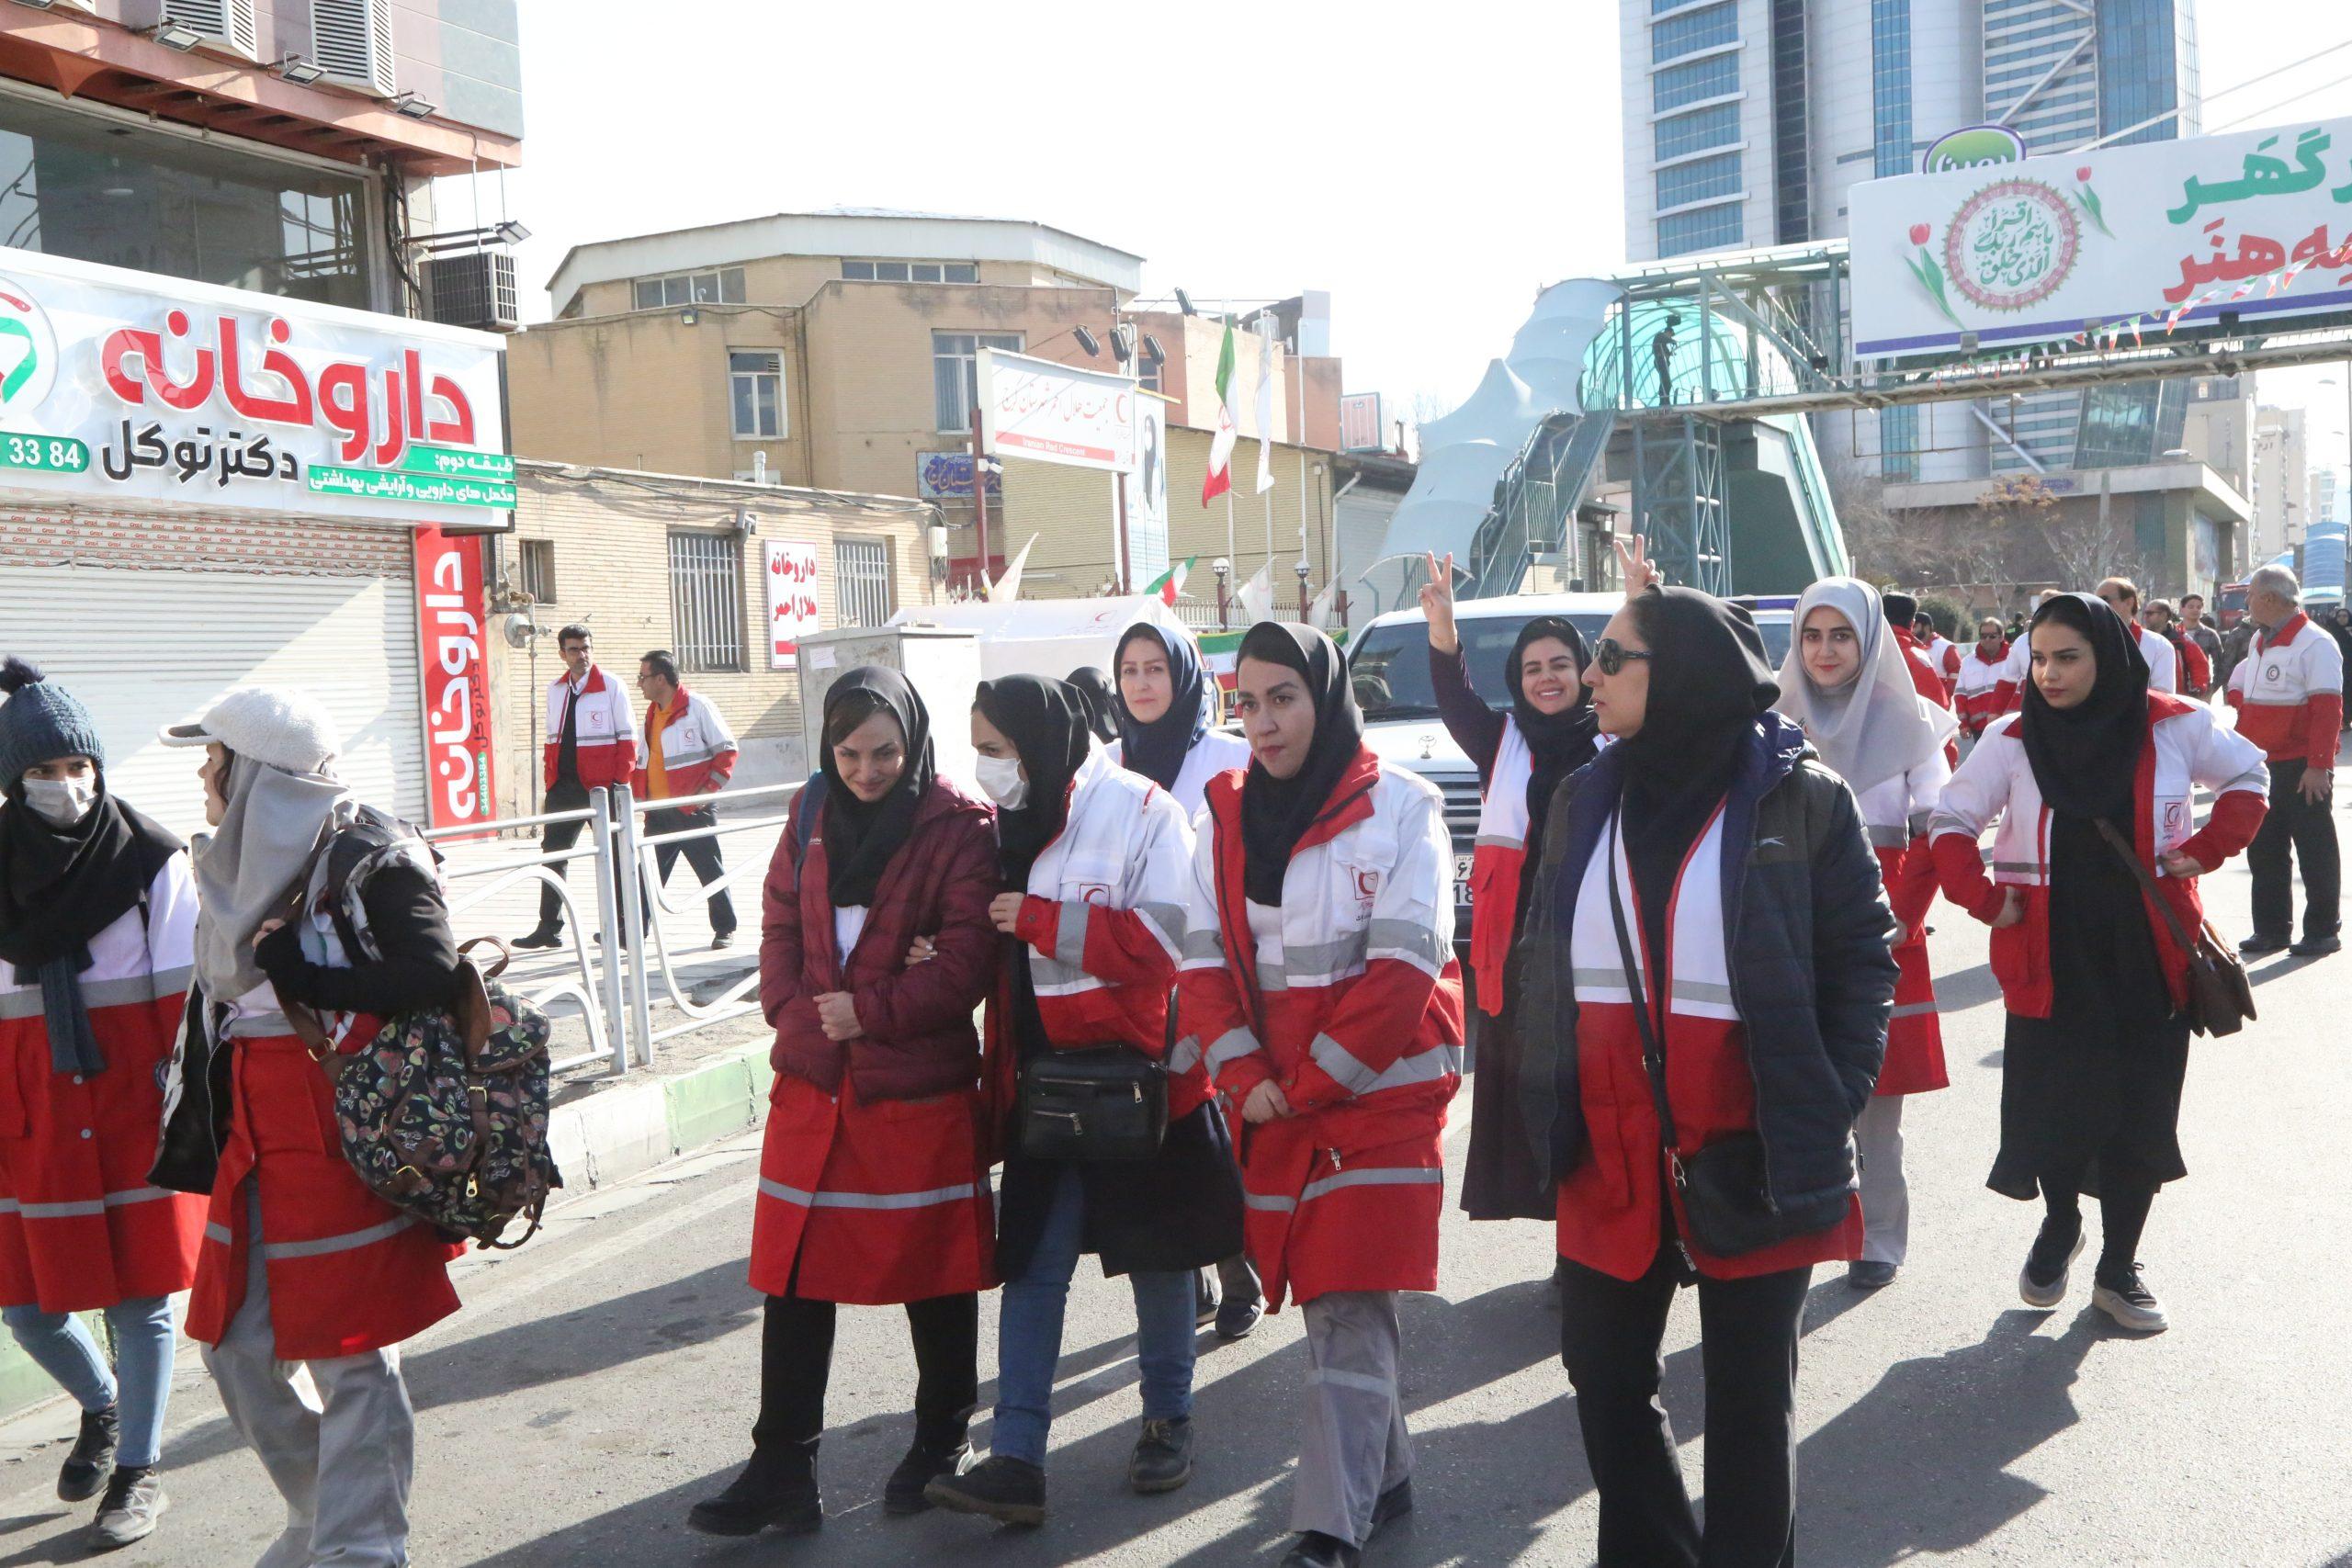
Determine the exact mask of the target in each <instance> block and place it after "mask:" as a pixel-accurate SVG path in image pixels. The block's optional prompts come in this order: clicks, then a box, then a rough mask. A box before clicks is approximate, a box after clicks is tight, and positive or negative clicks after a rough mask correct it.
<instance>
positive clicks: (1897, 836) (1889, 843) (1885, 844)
mask: <svg viewBox="0 0 2352 1568" xmlns="http://www.w3.org/2000/svg"><path fill="white" fill-rule="evenodd" d="M1910 841H1911V831H1910V829H1908V828H1881V827H1876V826H1873V827H1872V828H1871V848H1872V849H1874V850H1899V849H1901V848H1903V847H1904V846H1905V845H1906V844H1908V843H1909V842H1910Z"/></svg>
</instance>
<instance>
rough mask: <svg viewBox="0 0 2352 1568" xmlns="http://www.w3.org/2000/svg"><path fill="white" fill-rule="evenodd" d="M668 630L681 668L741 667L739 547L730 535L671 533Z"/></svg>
mask: <svg viewBox="0 0 2352 1568" xmlns="http://www.w3.org/2000/svg"><path fill="white" fill-rule="evenodd" d="M670 629H671V634H672V636H671V646H672V647H673V649H676V651H677V655H678V667H679V668H680V669H681V670H686V671H702V672H707V671H714V670H741V669H742V668H743V547H742V544H741V541H740V540H738V539H737V538H736V536H734V535H732V534H701V533H690V532H687V531H684V530H678V531H674V532H673V533H672V534H671V536H670Z"/></svg>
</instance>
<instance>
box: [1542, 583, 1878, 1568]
mask: <svg viewBox="0 0 2352 1568" xmlns="http://www.w3.org/2000/svg"><path fill="white" fill-rule="evenodd" d="M1585 679H1586V680H1587V682H1589V683H1590V685H1591V687H1592V705H1593V710H1594V712H1595V714H1596V715H1597V716H1598V717H1599V720H1600V728H1601V730H1602V732H1603V733H1605V734H1608V735H1611V736H1613V737H1615V738H1616V740H1617V743H1616V744H1614V745H1612V746H1611V747H1609V748H1608V749H1607V750H1603V751H1602V752H1601V753H1600V756H1599V757H1598V758H1597V759H1595V761H1593V763H1592V765H1591V766H1589V767H1588V768H1586V769H1585V770H1584V771H1583V772H1582V773H1579V774H1577V777H1576V778H1575V779H1574V780H1572V781H1571V782H1570V783H1569V784H1568V785H1567V786H1566V787H1565V788H1564V789H1563V791H1562V794H1561V798H1560V799H1558V800H1556V801H1555V802H1554V803H1553V809H1552V812H1551V816H1550V819H1549V821H1548V822H1547V824H1546V826H1545V829H1544V856H1543V862H1542V864H1541V866H1540V868H1539V870H1538V872H1537V874H1536V889H1535V893H1534V895H1533V897H1532V898H1531V900H1530V902H1529V906H1528V920H1527V924H1528V930H1527V931H1526V934H1525V935H1524V936H1523V937H1522V938H1521V946H1522V951H1521V955H1520V966H1521V993H1520V998H1519V1010H1520V1032H1521V1039H1522V1040H1523V1041H1524V1042H1525V1045H1526V1049H1527V1061H1526V1064H1525V1076H1524V1077H1523V1080H1522V1089H1521V1096H1522V1102H1523V1106H1524V1109H1525V1111H1526V1116H1527V1132H1528V1135H1529V1138H1530V1140H1531V1142H1532V1145H1533V1148H1534V1150H1535V1153H1536V1155H1537V1156H1538V1157H1539V1158H1542V1159H1544V1160H1546V1161H1547V1162H1548V1165H1549V1168H1550V1171H1551V1173H1552V1175H1553V1176H1554V1177H1555V1179H1556V1180H1557V1182H1558V1194H1559V1201H1558V1215H1559V1252H1560V1256H1561V1258H1563V1259H1565V1260H1566V1269H1565V1270H1564V1279H1563V1291H1562V1303H1561V1304H1562V1307H1563V1311H1562V1314H1561V1325H1560V1339H1561V1359H1562V1360H1563V1361H1564V1362H1565V1363H1566V1367H1567V1371H1568V1379H1569V1381H1570V1382H1572V1383H1573V1384H1574V1385H1575V1387H1576V1393H1577V1422H1578V1424H1579V1425H1580V1426H1581V1427H1582V1428H1583V1433H1584V1448H1585V1456H1586V1459H1587V1460H1588V1461H1589V1463H1590V1464H1591V1466H1592V1472H1593V1479H1594V1483H1595V1484H1596V1486H1597V1488H1598V1490H1599V1492H1600V1560H1601V1561H1602V1562H1629V1563H1630V1562H1641V1563H1682V1564H1690V1563H1696V1562H1702V1561H1703V1562H1706V1563H1708V1564H1710V1565H1711V1568H1716V1565H1720V1568H1772V1565H1774V1564H1778V1563H1781V1562H1783V1561H1785V1560H1786V1558H1787V1556H1788V1555H1789V1553H1790V1551H1791V1550H1792V1520H1793V1518H1794V1512H1795V1498H1794V1485H1793V1477H1794V1475H1795V1452H1796V1450H1795V1438H1796V1420H1795V1407H1796V1344H1797V1328H1798V1321H1799V1318H1800V1316H1801V1314H1802V1313H1803V1309H1804V1295H1805V1288H1806V1286H1807V1284H1808V1283H1809V1282H1810V1280H1811V1278H1812V1272H1813V1266H1814V1265H1815V1264H1816V1263H1826V1262H1831V1261H1834V1260H1846V1259H1851V1258H1854V1257H1855V1256H1856V1255H1857V1254H1858V1253H1859V1252H1860V1247H1861V1239H1862V1221H1861V1208H1860V1202H1859V1201H1857V1199H1856V1197H1855V1190H1854V1189H1855V1180H1854V1159H1853V1151H1852V1146H1851V1143H1850V1141H1849V1132H1850V1129H1851V1128H1852V1126H1853V1122H1854V1118H1855V1117H1856V1116H1857V1115H1859V1114H1860V1112H1861V1110H1862V1108H1863V1107H1864V1106H1865V1105H1867V1104H1868V1103H1869V1102H1870V1097H1871V1085H1872V1083H1873V1082H1874V1081H1875V1080H1876V1078H1877V1077H1878V1071H1879V1063H1880V1058H1881V1055H1882V1054H1883V1051H1884V1049H1885V1044H1886V1018H1887V1009H1888V1005H1889V1003H1890V1002H1891V1000H1892V998H1893V997H1894V985H1895V964H1894V958H1893V957H1892V956H1890V954H1889V953H1888V950H1887V938H1888V934H1889V931H1890V928H1891V927H1892V926H1893V924H1894V920H1893V918H1892V917H1891V916H1890V915H1889V914H1888V912H1887V906H1886V898H1885V896H1884V894H1883V891H1882V890H1881V887H1880V886H1879V872H1878V864H1877V863H1876V861H1875V860H1874V859H1873V858H1872V857H1871V849H1870V840H1869V838H1868V836H1867V835H1866V834H1865V833H1864V831H1863V829H1862V822H1861V818H1860V814H1859V813H1858V812H1857V810H1856V809H1855V806H1854V797H1853V795H1852V793H1851V792H1850V791H1849V790H1848V789H1847V787H1846V785H1845V784H1844V782H1843V781H1841V780H1840V779H1839V778H1838V776H1837V775H1836V774H1835V773H1831V772H1830V771H1829V770H1828V769H1826V768H1825V767H1823V766H1822V765H1821V764H1820V763H1819V762H1818V761H1815V760H1814V759H1813V757H1812V756H1811V754H1810V751H1809V749H1808V748H1807V747H1806V745H1805V742H1804V734H1803V732H1802V731H1800V730H1799V729H1798V728H1797V726H1796V725H1795V724H1793V723H1792V722H1791V721H1790V720H1788V719H1787V718H1784V717H1782V716H1781V715H1779V714H1777V713H1774V712H1773V711H1772V710H1771V705H1772V702H1773V699H1774V698H1775V697H1777V696H1778V695H1779V694H1780V688H1779V687H1778V686H1777V685H1776V684H1775V683H1774V682H1773V680H1772V676H1771V671H1770V667H1769V666H1767V665H1766V664H1765V662H1764V651H1763V644H1762V642H1761V641H1760V639H1759V638H1758V636H1757V633H1756V627H1755V626H1754V624H1753V623H1752V622H1751V621H1749V620H1748V619H1747V616H1746V615H1743V614H1741V613H1739V612H1737V611H1736V610H1734V609H1733V608H1732V607H1731V606H1730V605H1727V604H1724V603H1723V602H1722V601H1720V600H1717V599H1713V598H1710V597H1709V596H1708V595H1706V594H1704V593H1701V592H1696V591H1695V590H1692V589H1688V588H1664V589H1660V588H1651V589H1648V590H1646V591H1645V592H1641V593H1638V594H1636V595H1634V597H1633V598H1631V599H1629V600H1628V601H1627V602H1626V604H1625V607H1624V608H1623V609H1622V610H1620V611H1618V613H1617V614H1616V615H1614V616H1613V617H1612V618H1611V620H1610V623H1609V625H1608V627H1607V628H1606V630H1605V632H1604V635H1603V636H1602V637H1601V638H1600V641H1598V642H1597V643H1595V644H1594V645H1593V659H1592V664H1591V666H1590V668H1589V671H1587V673H1586V676H1585ZM1693 1281H1695V1282H1696V1284H1697V1286H1698V1291H1699V1312H1700V1322H1701V1325H1702V1335H1703V1343H1702V1352H1701V1353H1702V1361H1703V1365H1704V1367H1705V1370H1706V1382H1707V1411H1706V1431H1707V1458H1706V1495H1707V1523H1706V1529H1705V1531H1704V1533H1703V1535H1702V1532H1701V1530H1700V1528H1699V1524H1698V1521H1697V1519H1696V1518H1695V1517H1693V1516H1692V1513H1691V1502H1690V1497H1689V1495H1688V1493H1687V1492H1686V1491H1685V1489H1684V1486H1683V1483H1682V1475H1681V1471H1680V1466H1679V1461H1678V1460H1677V1458H1676V1454H1675V1449H1674V1434H1673V1430H1672V1428H1671V1427H1669V1426H1668V1422H1667V1418H1666V1414H1665V1411H1664V1409H1663V1407H1662V1406H1661V1405H1660V1404H1659V1403H1658V1384H1659V1380H1660V1375H1661V1371H1662V1368H1661V1364H1660V1361H1659V1359H1658V1347H1659V1343H1660V1341H1661V1339H1662V1338H1663V1337H1664V1335H1665V1332H1666V1319H1667V1311H1668V1306H1669V1305H1670V1304H1671V1303H1672V1302H1673V1298H1674V1292H1675V1291H1676V1289H1677V1288H1678V1287H1679V1286H1681V1285H1683V1284H1686V1283H1691V1282H1693Z"/></svg>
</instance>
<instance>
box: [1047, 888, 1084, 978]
mask: <svg viewBox="0 0 2352 1568" xmlns="http://www.w3.org/2000/svg"><path fill="white" fill-rule="evenodd" d="M1089 908H1091V906H1089V905H1087V904H1084V903H1082V902H1080V901H1079V900H1077V899H1073V898H1066V899H1064V900H1063V901H1062V904H1061V908H1059V909H1057V911H1055V914H1054V959H1055V962H1057V963H1059V964H1068V965H1069V967H1071V968H1073V969H1076V968H1079V967H1080V965H1081V964H1084V963H1085V962H1086V915H1087V910H1088V909H1089Z"/></svg>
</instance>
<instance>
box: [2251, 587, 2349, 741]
mask: <svg viewBox="0 0 2352 1568" xmlns="http://www.w3.org/2000/svg"><path fill="white" fill-rule="evenodd" d="M2228 700H2229V705H2231V706H2232V707H2233V708H2235V709H2237V710H2238V733H2239V734H2240V735H2243V736H2245V738H2246V739H2248V740H2251V741H2253V742H2254V743H2255V744H2256V746H2259V747H2261V748H2262V754H2263V756H2264V757H2266V758H2267V759H2268V760H2269V761H2273V762H2293V761H2301V762H2304V763H2306V764H2308V765H2310V766H2312V767H2314V768H2321V769H2326V768H2333V767H2334V766H2335V741H2336V737H2337V735H2338V733H2339V732H2340V731H2341V730H2342V729H2343V728H2344V651H2343V649H2339V648H2337V647H2336V646H2335V638H2334V637H2330V636H2328V635H2327V634H2326V633H2325V632H2324V631H2322V630H2320V629H2319V628H2318V627H2317V626H2313V625H2312V623H2311V619H2310V617H2309V616H2307V615H2303V614H2301V612H2300V611H2299V612H2297V614H2296V615H2295V618H2294V619H2293V620H2291V621H2289V622H2288V623H2287V624H2286V625H2285V626H2280V627H2279V628H2278V630H2277V631H2275V632H2268V633H2265V632H2256V634H2255V637H2254V641H2253V642H2252V643H2251V644H2249V645H2248V646H2247V648H2246V652H2245V658H2244V659H2241V660H2238V666H2237V668H2236V669H2234V670H2233V671H2230V693H2229V699H2228Z"/></svg>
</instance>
